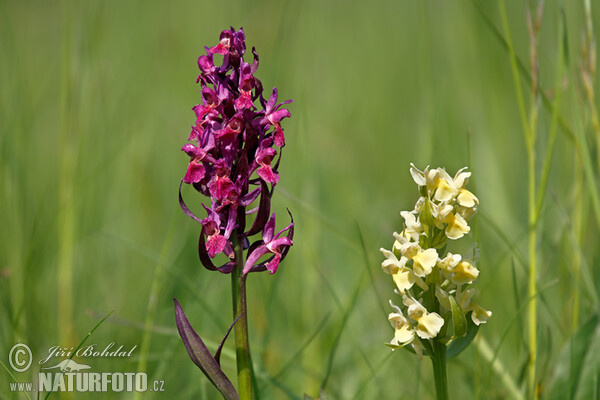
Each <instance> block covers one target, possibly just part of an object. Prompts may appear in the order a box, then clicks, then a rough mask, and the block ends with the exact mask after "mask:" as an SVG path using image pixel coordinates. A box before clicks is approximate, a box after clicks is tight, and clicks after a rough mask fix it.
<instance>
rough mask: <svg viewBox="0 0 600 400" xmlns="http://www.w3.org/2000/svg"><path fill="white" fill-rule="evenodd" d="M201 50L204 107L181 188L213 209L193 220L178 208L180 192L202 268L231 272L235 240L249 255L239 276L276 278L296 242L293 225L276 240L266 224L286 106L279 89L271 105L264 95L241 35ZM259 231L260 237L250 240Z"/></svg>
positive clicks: (227, 34) (270, 221)
mask: <svg viewBox="0 0 600 400" xmlns="http://www.w3.org/2000/svg"><path fill="white" fill-rule="evenodd" d="M205 50H206V54H205V55H202V56H200V57H199V58H198V68H199V70H200V75H198V78H197V80H196V82H197V83H199V84H200V87H201V89H200V95H201V102H200V104H198V105H196V106H194V108H193V111H194V113H195V115H196V121H195V123H194V125H193V127H192V131H191V133H190V135H189V139H188V140H189V141H190V142H193V143H187V144H185V145H184V146H183V147H182V151H184V152H185V153H186V154H187V155H188V156H189V157H190V161H189V164H188V167H187V171H186V173H185V176H184V177H183V182H184V183H187V184H191V185H192V186H193V187H194V188H195V189H196V190H197V191H198V192H199V193H201V194H202V195H204V196H207V197H209V198H210V207H204V208H205V209H206V212H207V216H206V217H205V218H198V217H196V216H195V215H194V214H193V213H192V212H191V211H190V210H189V209H188V207H187V206H186V205H185V203H184V202H183V198H182V197H181V186H180V205H181V207H182V209H183V210H184V212H185V213H186V214H187V215H188V216H190V217H191V218H193V219H194V220H196V221H197V222H199V223H200V224H201V225H202V229H201V232H200V239H199V243H198V255H199V257H200V260H201V262H202V264H203V265H204V266H205V267H206V268H207V269H209V270H218V271H220V272H223V273H230V272H231V271H232V270H233V267H234V266H235V265H236V262H239V260H236V259H235V254H234V251H233V248H234V245H235V243H236V242H237V243H241V244H242V248H243V250H244V251H246V252H247V260H246V262H245V263H244V265H245V267H244V269H243V273H244V274H247V273H249V272H250V271H263V270H268V271H269V272H271V273H274V272H275V271H276V270H277V268H278V266H279V263H280V262H281V260H282V259H283V258H284V257H285V254H286V253H287V251H288V250H289V248H290V246H292V236H293V223H291V224H290V225H288V226H287V227H286V228H285V229H283V230H282V231H280V232H279V233H277V234H276V235H275V234H274V232H275V214H273V215H272V216H271V217H270V218H269V214H270V209H271V206H270V203H271V196H272V195H273V189H274V187H275V185H276V184H277V183H278V182H279V173H278V171H277V169H278V167H279V162H280V161H281V148H282V147H283V146H284V145H285V138H284V133H283V128H282V126H281V123H282V120H283V119H284V118H287V117H290V112H289V111H288V110H287V109H285V108H283V105H285V104H289V103H291V100H287V101H284V102H281V103H277V100H278V92H277V88H273V91H272V93H271V95H270V96H269V98H268V99H265V98H264V97H263V85H262V82H261V81H260V80H259V79H258V78H257V77H256V76H255V75H254V74H255V73H256V70H257V68H258V64H259V62H258V54H257V52H256V50H255V49H254V48H252V57H253V60H252V62H251V63H248V62H245V61H244V54H245V53H246V36H245V34H244V31H243V30H242V29H240V30H238V31H236V30H235V29H233V28H231V29H229V30H225V31H223V32H221V36H220V38H219V43H217V45H216V46H213V47H205ZM215 54H219V55H222V56H223V61H222V63H221V65H220V66H217V65H215V63H214V55H215ZM255 203H258V205H253V204H255ZM247 219H250V221H247ZM247 222H248V223H247ZM285 232H287V234H286V235H284V233H285ZM258 233H261V236H262V239H258V240H256V239H253V237H254V235H257V234H258ZM234 235H235V236H234ZM253 240H254V241H253ZM218 254H225V255H226V256H227V257H228V258H229V261H227V262H226V263H225V264H223V265H222V266H220V267H216V266H215V265H214V264H213V262H212V259H213V258H214V257H216V256H217V255H218ZM267 255H270V257H269V258H268V259H267V260H265V261H263V262H259V261H260V259H261V257H263V256H267Z"/></svg>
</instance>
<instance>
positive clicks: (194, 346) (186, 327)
mask: <svg viewBox="0 0 600 400" xmlns="http://www.w3.org/2000/svg"><path fill="white" fill-rule="evenodd" d="M173 301H174V303H175V321H176V323H177V330H178V331H179V335H180V336H181V339H182V340H183V344H184V345H185V348H186V350H187V352H188V354H189V356H190V358H191V359H192V361H193V362H194V364H196V365H197V366H198V368H200V370H201V371H202V372H203V373H204V375H206V377H207V378H208V379H209V380H210V382H211V383H212V384H213V385H214V386H215V387H216V388H217V389H218V390H219V392H221V394H222V395H223V397H224V398H225V399H227V400H238V399H239V397H238V394H237V392H236V390H235V388H234V387H233V384H232V383H231V381H230V380H229V378H227V375H225V373H224V372H223V370H222V369H221V366H220V365H219V363H218V362H217V360H215V358H214V357H213V356H212V354H210V351H209V350H208V349H207V348H206V345H205V344H204V342H203V341H202V339H200V336H198V334H197V333H196V331H195V330H194V328H192V325H191V324H190V322H189V321H188V319H187V317H186V316H185V313H184V312H183V308H181V305H180V304H179V302H178V301H177V299H173ZM230 330H231V329H230ZM219 347H220V346H219Z"/></svg>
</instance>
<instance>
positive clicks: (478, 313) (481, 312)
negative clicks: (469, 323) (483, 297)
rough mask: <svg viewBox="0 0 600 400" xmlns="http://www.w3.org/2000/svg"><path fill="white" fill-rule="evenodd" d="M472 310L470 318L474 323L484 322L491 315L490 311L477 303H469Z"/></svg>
mask: <svg viewBox="0 0 600 400" xmlns="http://www.w3.org/2000/svg"><path fill="white" fill-rule="evenodd" d="M471 305H472V310H473V312H472V313H471V319H472V320H473V323H474V324H475V325H481V324H485V323H486V322H487V320H488V319H489V318H490V317H491V316H492V312H491V311H489V310H486V309H485V308H483V307H481V306H480V305H479V304H477V303H471Z"/></svg>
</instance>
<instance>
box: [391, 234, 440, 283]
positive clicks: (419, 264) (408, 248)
mask: <svg viewBox="0 0 600 400" xmlns="http://www.w3.org/2000/svg"><path fill="white" fill-rule="evenodd" d="M400 252H401V253H402V255H403V256H404V257H406V258H408V259H409V260H412V261H413V266H412V269H413V271H414V273H415V275H416V276H420V277H421V278H422V277H425V276H427V275H429V274H430V273H431V270H432V268H433V267H434V266H435V263H436V262H437V259H438V254H437V251H436V250H435V249H427V250H423V249H422V248H421V246H419V244H418V243H415V242H408V243H405V244H403V245H401V246H400Z"/></svg>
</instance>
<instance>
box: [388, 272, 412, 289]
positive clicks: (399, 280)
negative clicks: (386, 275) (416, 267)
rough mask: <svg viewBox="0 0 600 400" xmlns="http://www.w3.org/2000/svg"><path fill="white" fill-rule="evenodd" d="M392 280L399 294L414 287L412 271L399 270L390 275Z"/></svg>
mask: <svg viewBox="0 0 600 400" xmlns="http://www.w3.org/2000/svg"><path fill="white" fill-rule="evenodd" d="M392 278H393V279H394V283H395V284H396V287H397V288H398V290H399V291H400V293H404V292H406V291H407V290H408V289H410V288H411V287H412V286H413V285H414V283H415V279H416V277H415V274H414V273H413V271H411V270H409V269H408V268H402V269H399V270H398V271H397V272H396V273H394V274H393V275H392Z"/></svg>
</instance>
